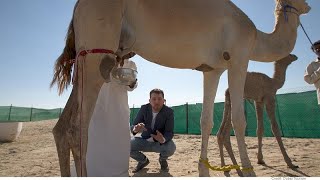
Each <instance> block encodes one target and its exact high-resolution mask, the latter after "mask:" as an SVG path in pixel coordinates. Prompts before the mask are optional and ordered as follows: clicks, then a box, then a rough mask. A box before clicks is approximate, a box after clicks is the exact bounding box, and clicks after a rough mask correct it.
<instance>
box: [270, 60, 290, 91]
mask: <svg viewBox="0 0 320 180" xmlns="http://www.w3.org/2000/svg"><path fill="white" fill-rule="evenodd" d="M288 65H289V64H286V65H281V64H275V67H274V74H273V77H272V80H273V84H274V85H275V87H276V89H280V88H281V87H282V86H283V84H284V82H285V80H286V71H287V68H288Z"/></svg>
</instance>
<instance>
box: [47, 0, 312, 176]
mask: <svg viewBox="0 0 320 180" xmlns="http://www.w3.org/2000/svg"><path fill="white" fill-rule="evenodd" d="M309 10H310V7H309V6H308V4H307V3H306V2H305V0H276V18H277V21H276V26H275V30H274V31H273V32H272V33H271V34H266V33H263V32H261V31H259V30H257V29H256V27H255V25H254V24H253V22H252V21H251V20H250V19H249V18H248V17H247V16H246V15H245V13H243V12H242V11H241V10H240V9H239V8H238V7H236V6H235V5H234V4H233V3H232V2H231V1H228V0H215V1H212V0H202V1H198V0H175V1H172V0H153V1H149V0H79V1H78V3H77V5H76V6H75V10H74V14H73V20H72V21H71V25H70V28H69V32H70V33H69V34H68V36H71V37H70V38H68V39H67V44H66V51H65V53H67V54H68V52H69V51H68V50H70V49H72V48H70V47H74V48H75V50H74V51H71V52H73V53H72V54H73V55H72V56H70V58H74V54H78V55H79V54H80V52H82V51H83V50H90V49H95V48H99V49H101V48H102V49H107V50H112V51H113V52H116V55H117V56H119V57H122V56H124V55H126V54H128V53H129V52H134V53H136V54H139V55H140V56H142V57H143V58H145V59H147V60H149V61H151V62H154V63H157V64H159V65H162V66H166V67H171V68H180V69H196V70H199V71H202V72H203V76H204V81H203V82H204V88H203V89H204V92H203V94H204V95H203V110H202V113H201V120H200V121H201V134H202V142H201V154H200V160H199V164H198V169H199V175H200V176H209V169H208V167H206V164H205V163H203V162H206V161H207V148H208V139H209V136H210V132H211V129H212V127H213V121H212V119H213V105H214V103H213V102H214V99H215V95H216V91H217V86H218V82H219V78H220V75H221V74H222V73H223V72H224V71H225V70H226V69H228V81H229V87H230V94H231V96H230V98H231V103H232V107H233V108H232V112H231V117H234V118H232V121H233V124H234V129H235V133H236V136H237V142H238V145H239V146H238V148H239V152H240V158H241V162H242V166H243V167H244V168H251V167H252V166H251V163H250V160H249V158H248V154H247V149H246V146H245V140H244V135H245V126H246V124H245V118H244V113H243V110H244V109H243V91H244V89H243V87H244V82H245V76H246V70H247V66H248V62H249V59H255V60H257V61H262V62H269V61H270V59H279V58H282V57H284V56H286V55H287V54H289V53H290V52H291V51H292V49H293V47H294V45H295V41H296V37H297V27H298V26H299V16H300V15H301V14H305V13H307V12H308V11H309ZM72 36H74V38H72ZM239 44H241V46H239ZM69 46H70V47H69ZM68 47H69V48H68ZM179 50H180V51H179ZM63 54H64V53H63ZM80 55H81V56H79V58H77V61H76V63H77V65H76V71H77V76H76V82H75V85H76V86H78V88H77V89H78V91H77V92H74V93H75V94H76V96H77V98H76V100H75V101H77V102H78V104H79V106H78V109H77V111H76V112H77V113H76V115H75V118H76V119H77V120H78V121H79V123H80V122H81V123H80V124H79V125H77V126H76V127H75V128H74V129H72V130H73V131H74V132H75V133H78V134H80V133H81V136H78V137H80V140H81V141H80V144H78V145H80V148H79V149H80V152H77V154H78V155H79V157H80V162H81V163H80V165H78V166H76V168H77V172H80V175H81V176H86V161H85V159H83V158H81V157H84V156H85V154H86V148H87V147H86V145H87V129H88V123H89V120H90V117H91V115H92V112H93V108H94V105H95V102H96V99H97V95H98V92H99V90H100V88H101V85H102V83H103V82H104V81H105V80H104V79H103V77H102V76H101V73H100V70H99V67H100V64H101V59H102V56H101V54H90V53H89V54H87V55H86V56H82V54H80ZM62 57H64V55H62ZM67 57H68V56H67ZM235 57H236V58H235ZM106 58H109V59H110V60H113V59H114V55H113V54H108V55H106ZM61 62H63V60H62V61H60V60H59V59H58V61H57V63H56V70H57V71H56V73H55V77H54V81H53V83H54V82H57V83H58V85H59V89H60V90H63V89H64V88H66V87H67V85H68V82H69V81H70V74H71V73H70V71H71V69H70V66H69V65H64V63H61ZM60 92H61V91H60ZM79 130H80V132H79ZM56 134H59V133H56ZM56 136H57V138H56V140H57V141H59V137H58V136H60V135H56ZM70 138H71V137H70ZM72 138H74V137H72ZM73 140H75V141H78V142H79V140H78V139H73ZM74 144H77V143H74ZM58 152H59V150H58ZM79 168H80V169H79ZM244 175H246V176H254V175H255V173H254V171H246V172H245V173H244Z"/></svg>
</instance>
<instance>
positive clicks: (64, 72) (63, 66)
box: [50, 19, 76, 95]
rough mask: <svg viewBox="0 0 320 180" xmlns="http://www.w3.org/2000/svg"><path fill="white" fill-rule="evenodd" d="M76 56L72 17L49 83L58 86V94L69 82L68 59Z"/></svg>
mask: <svg viewBox="0 0 320 180" xmlns="http://www.w3.org/2000/svg"><path fill="white" fill-rule="evenodd" d="M75 57H76V49H75V34H74V28H73V19H72V20H71V22H70V25H69V28H68V33H67V37H66V45H65V47H64V49H63V52H62V54H61V55H60V56H59V57H58V59H57V60H56V63H55V66H54V76H53V79H52V81H51V83H50V88H52V87H53V85H54V84H57V86H58V92H59V95H61V94H62V93H63V91H64V89H67V88H68V86H69V85H70V82H71V72H72V63H70V61H69V60H72V59H74V58H75Z"/></svg>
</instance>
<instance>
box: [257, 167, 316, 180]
mask: <svg viewBox="0 0 320 180" xmlns="http://www.w3.org/2000/svg"><path fill="white" fill-rule="evenodd" d="M261 166H264V167H267V168H269V169H273V170H276V171H279V172H282V173H284V174H286V175H287V176H290V177H298V176H297V175H294V174H291V173H289V172H285V171H282V170H279V169H276V168H274V167H272V166H269V165H267V164H261ZM288 169H291V170H293V171H295V172H297V173H299V174H301V175H302V176H304V177H310V176H309V175H307V174H305V173H304V172H302V171H300V170H299V169H298V168H289V167H288Z"/></svg>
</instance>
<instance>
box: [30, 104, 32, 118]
mask: <svg viewBox="0 0 320 180" xmlns="http://www.w3.org/2000/svg"><path fill="white" fill-rule="evenodd" d="M31 120H32V106H31V112H30V121H31Z"/></svg>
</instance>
